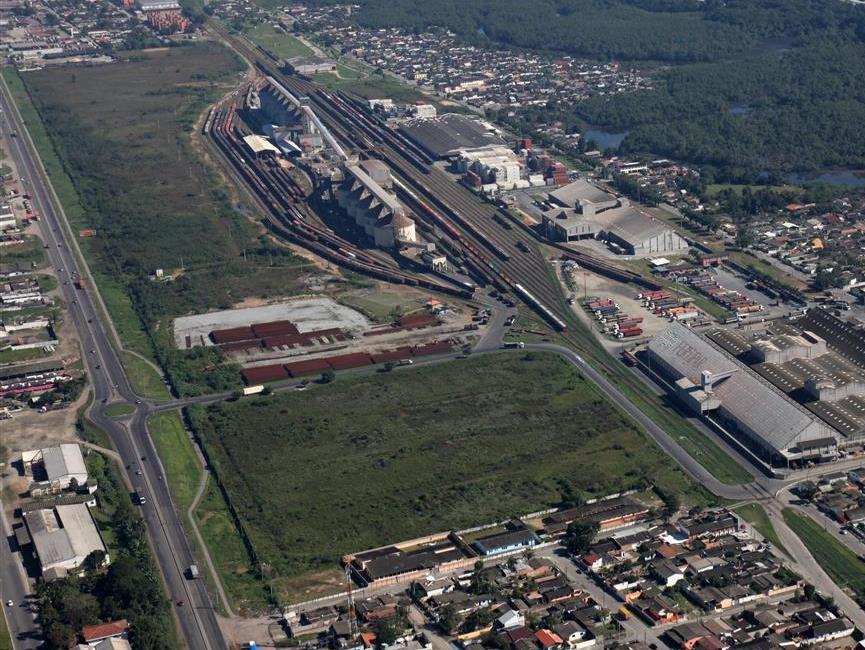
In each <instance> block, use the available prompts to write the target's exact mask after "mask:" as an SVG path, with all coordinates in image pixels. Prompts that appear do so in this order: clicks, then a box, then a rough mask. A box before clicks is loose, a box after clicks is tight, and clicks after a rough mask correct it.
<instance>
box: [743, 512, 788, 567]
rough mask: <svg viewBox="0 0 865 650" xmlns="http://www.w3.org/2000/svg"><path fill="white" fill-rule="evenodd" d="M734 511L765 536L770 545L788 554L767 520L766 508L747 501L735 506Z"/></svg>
mask: <svg viewBox="0 0 865 650" xmlns="http://www.w3.org/2000/svg"><path fill="white" fill-rule="evenodd" d="M734 512H735V513H736V514H737V515H739V516H740V517H742V519H744V520H745V521H747V522H748V523H749V524H751V526H753V527H754V530H756V531H757V532H758V533H760V534H761V535H762V536H763V537H765V538H766V539H767V540H768V541H769V543H771V544H772V546H774V547H775V548H777V549H778V550H779V551H781V552H782V553H785V554H787V555H790V553H789V552H788V551H787V549H785V548H784V546H783V545H782V544H781V540H780V539H779V538H778V533H777V532H776V531H775V527H774V526H773V525H772V522H771V521H769V515H767V514H766V510H765V509H764V508H763V506H761V505H760V504H759V503H749V504H747V505H744V506H739V507H738V508H735V509H734Z"/></svg>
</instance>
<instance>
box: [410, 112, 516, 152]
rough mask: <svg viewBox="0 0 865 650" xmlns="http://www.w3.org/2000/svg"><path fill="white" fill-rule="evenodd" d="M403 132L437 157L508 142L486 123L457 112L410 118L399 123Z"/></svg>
mask: <svg viewBox="0 0 865 650" xmlns="http://www.w3.org/2000/svg"><path fill="white" fill-rule="evenodd" d="M400 132H401V133H403V134H404V135H405V136H406V137H407V138H408V139H409V140H411V141H412V142H414V143H415V144H416V145H417V146H419V147H420V148H421V149H423V150H424V151H425V152H426V153H427V154H429V155H430V156H431V157H432V158H435V159H444V158H447V157H449V156H454V155H456V154H458V153H459V152H460V151H461V150H463V149H479V148H482V147H495V146H503V145H504V144H505V141H504V140H503V139H502V138H501V137H500V136H499V135H497V134H496V133H494V132H493V130H492V129H491V128H490V127H489V126H488V125H486V124H485V123H483V122H481V121H480V120H478V119H475V118H472V117H469V116H466V115H460V114H458V113H446V114H444V115H441V116H439V117H431V118H418V119H414V120H409V121H408V122H406V123H404V124H402V125H401V126H400Z"/></svg>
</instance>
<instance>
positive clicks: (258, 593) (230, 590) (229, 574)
mask: <svg viewBox="0 0 865 650" xmlns="http://www.w3.org/2000/svg"><path fill="white" fill-rule="evenodd" d="M166 471H167V470H166ZM195 521H196V525H197V526H198V529H199V530H200V531H201V535H202V537H203V538H204V541H205V543H206V544H207V549H208V551H209V552H210V557H211V559H212V560H213V564H214V565H215V566H216V570H217V571H218V572H219V575H220V579H221V580H222V585H223V588H224V589H225V591H226V594H227V595H228V598H229V599H230V600H231V605H232V609H234V610H235V611H241V610H244V609H249V610H252V611H264V610H266V609H267V607H268V602H267V594H266V585H265V583H264V581H262V580H260V579H259V578H258V576H257V575H256V574H255V573H254V572H253V570H252V568H251V567H250V563H249V555H248V554H247V552H246V547H245V546H244V545H243V542H242V541H241V539H240V535H239V534H238V532H237V528H236V527H235V525H234V523H233V521H232V519H231V515H230V514H229V512H228V508H227V507H226V504H225V500H224V499H223V498H222V494H221V493H220V492H219V489H218V488H217V487H216V485H215V484H214V482H213V480H212V479H210V480H209V481H208V484H207V489H206V490H205V492H204V496H203V497H202V499H201V502H200V503H199V504H198V508H196V510H195Z"/></svg>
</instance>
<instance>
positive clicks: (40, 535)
mask: <svg viewBox="0 0 865 650" xmlns="http://www.w3.org/2000/svg"><path fill="white" fill-rule="evenodd" d="M23 517H24V522H25V523H26V524H27V530H28V531H29V532H30V538H31V539H32V540H33V546H34V547H35V549H36V555H37V556H38V557H39V564H40V565H41V567H42V574H43V576H46V577H49V576H53V577H62V576H64V575H66V574H67V573H68V572H74V571H75V570H76V569H78V568H79V567H81V565H82V563H83V562H84V560H85V559H86V558H87V556H88V555H90V553H92V552H93V551H103V552H105V553H106V556H105V561H106V562H107V561H108V555H107V551H106V549H105V544H104V543H103V542H102V537H101V536H100V535H99V531H98V530H97V528H96V524H94V523H93V518H92V517H91V516H90V510H89V509H88V507H87V505H86V504H84V503H75V504H72V505H60V506H55V507H54V508H53V509H51V508H44V509H41V510H30V511H29V512H25V513H24V514H23Z"/></svg>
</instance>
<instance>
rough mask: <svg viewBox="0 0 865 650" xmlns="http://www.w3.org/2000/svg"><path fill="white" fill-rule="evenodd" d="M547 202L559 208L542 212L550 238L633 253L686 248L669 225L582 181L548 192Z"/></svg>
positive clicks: (642, 253)
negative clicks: (596, 241)
mask: <svg viewBox="0 0 865 650" xmlns="http://www.w3.org/2000/svg"><path fill="white" fill-rule="evenodd" d="M549 201H550V203H551V204H554V205H557V206H560V208H561V209H554V210H553V212H552V214H551V215H544V230H545V231H546V234H547V237H549V238H550V239H552V240H553V241H561V242H573V241H579V240H581V239H600V240H603V241H606V242H607V244H608V245H609V246H610V248H612V249H613V250H614V251H615V252H619V253H624V254H626V255H637V256H645V255H655V254H658V253H675V252H677V251H683V252H684V251H686V250H687V249H688V242H686V241H685V240H684V239H683V238H682V237H681V236H679V234H678V233H676V231H675V230H673V228H671V227H670V226H669V225H667V224H666V223H664V222H663V221H658V220H657V219H655V218H653V217H651V216H649V215H647V214H645V213H644V212H642V211H640V210H639V209H637V208H635V207H633V206H632V205H631V202H630V201H629V200H628V199H626V198H624V197H617V196H614V195H613V194H610V193H608V192H606V191H605V190H603V189H601V188H599V187H597V186H596V185H593V184H592V183H589V182H588V181H586V180H583V179H579V180H576V181H574V182H573V183H570V184H568V185H565V186H564V187H560V188H559V189H557V190H555V191H553V192H550V194H549Z"/></svg>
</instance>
